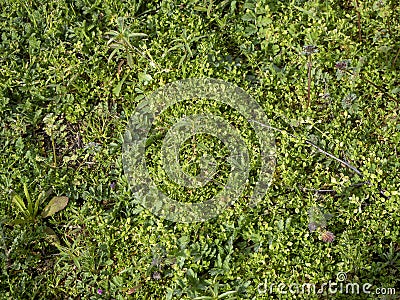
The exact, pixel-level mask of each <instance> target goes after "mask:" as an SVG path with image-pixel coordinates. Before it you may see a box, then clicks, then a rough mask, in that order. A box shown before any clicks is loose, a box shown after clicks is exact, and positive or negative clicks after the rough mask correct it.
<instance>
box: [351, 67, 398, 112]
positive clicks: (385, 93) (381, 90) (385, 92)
mask: <svg viewBox="0 0 400 300" xmlns="http://www.w3.org/2000/svg"><path fill="white" fill-rule="evenodd" d="M346 73H347V74H349V75H353V74H352V73H351V72H350V71H348V70H346ZM360 78H361V79H362V80H365V82H367V83H369V84H370V85H372V86H374V87H375V88H376V89H378V90H379V91H380V92H382V93H383V94H384V95H386V96H387V97H388V98H390V99H391V100H393V101H394V102H395V103H396V105H397V107H398V106H399V104H398V100H397V99H396V98H394V97H393V96H391V95H390V94H389V93H388V92H387V91H385V90H384V89H383V88H381V87H380V86H379V85H377V84H375V83H374V82H372V81H371V80H369V79H368V78H366V77H364V76H362V75H361V74H360Z"/></svg>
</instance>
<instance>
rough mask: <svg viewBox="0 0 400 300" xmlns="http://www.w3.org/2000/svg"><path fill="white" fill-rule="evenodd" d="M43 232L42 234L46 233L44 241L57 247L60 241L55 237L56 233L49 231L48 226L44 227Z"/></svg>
mask: <svg viewBox="0 0 400 300" xmlns="http://www.w3.org/2000/svg"><path fill="white" fill-rule="evenodd" d="M43 231H44V233H46V237H45V239H46V240H47V241H48V242H49V243H51V244H53V245H55V244H56V245H59V244H60V240H59V239H58V236H57V234H56V232H55V231H54V230H53V229H51V228H50V227H48V226H45V227H44V230H43Z"/></svg>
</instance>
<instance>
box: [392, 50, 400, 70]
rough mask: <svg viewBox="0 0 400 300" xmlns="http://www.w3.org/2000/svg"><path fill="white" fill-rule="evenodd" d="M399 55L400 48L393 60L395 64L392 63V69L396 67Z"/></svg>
mask: <svg viewBox="0 0 400 300" xmlns="http://www.w3.org/2000/svg"><path fill="white" fill-rule="evenodd" d="M399 53H400V47H399V49H398V50H397V53H396V57H395V58H394V59H393V62H392V67H394V66H395V64H396V61H397V58H398V57H399Z"/></svg>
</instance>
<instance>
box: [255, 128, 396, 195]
mask: <svg viewBox="0 0 400 300" xmlns="http://www.w3.org/2000/svg"><path fill="white" fill-rule="evenodd" d="M250 121H252V122H255V123H258V124H260V125H261V126H264V127H267V128H270V129H272V130H276V131H279V132H281V133H285V134H287V135H289V136H291V137H293V138H295V139H297V140H300V138H299V137H298V136H296V135H294V134H291V133H289V132H287V131H286V130H282V129H279V128H275V127H272V126H269V125H266V124H262V123H260V122H257V121H255V120H250ZM305 143H307V144H309V145H310V146H312V147H314V148H315V149H317V150H318V151H319V152H321V153H322V154H325V155H326V156H329V157H330V158H333V159H334V160H336V161H338V162H340V163H341V164H343V165H344V166H346V167H347V168H349V169H351V170H352V171H354V172H355V173H357V174H358V175H359V176H360V177H361V178H364V175H363V174H362V172H361V171H360V170H358V169H357V168H356V167H354V166H352V165H351V164H349V163H348V162H346V161H344V160H341V159H340V158H338V157H336V156H334V155H333V154H330V153H329V152H326V151H324V150H322V149H321V148H320V147H318V146H317V145H315V144H314V143H313V142H311V141H309V140H305ZM363 184H364V183H363ZM365 184H368V185H371V182H369V181H366V182H365ZM378 191H379V194H380V195H381V196H382V197H384V198H386V199H388V198H390V197H388V196H386V195H385V191H384V190H382V189H380V188H378Z"/></svg>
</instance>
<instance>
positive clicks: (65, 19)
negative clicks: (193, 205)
mask: <svg viewBox="0 0 400 300" xmlns="http://www.w3.org/2000/svg"><path fill="white" fill-rule="evenodd" d="M0 8H1V10H0V66H1V67H0V124H1V127H0V141H1V143H0V235H1V238H0V266H1V272H0V298H1V299H130V298H132V299H303V298H304V299H320V298H321V299H398V297H399V296H398V294H399V293H400V288H399V287H400V239H399V236H400V234H399V231H400V216H399V208H400V200H399V195H400V193H399V190H400V180H399V174H398V171H399V168H400V160H399V151H400V149H398V146H399V142H400V123H399V99H400V96H399V95H400V93H399V92H400V54H399V53H400V39H399V37H400V5H399V3H398V1H394V0H377V1H375V0H365V1H362V0H354V1H353V0H343V1H339V0H310V1H303V0H288V1H279V0H269V1H267V0H257V1H256V0H239V1H226V0H225V1H212V0H183V1H176V0H164V1H140V0H138V1H116V0H102V1H98V0H96V1H88V0H76V1H72V0H69V1H56V0H49V1H29V0H27V1H20V0H17V1H8V0H7V1H6V0H3V1H1V2H0ZM192 77H211V78H218V79H222V80H225V81H227V82H230V83H233V84H235V85H237V86H239V87H241V88H243V89H244V90H246V92H248V93H249V94H250V95H251V96H252V97H253V98H254V99H255V100H256V101H257V102H258V103H259V104H260V105H261V107H262V108H263V110H264V111H265V114H266V115H267V116H268V118H269V121H270V126H271V127H273V128H274V129H272V130H274V132H275V142H276V169H275V171H274V177H273V181H272V183H271V186H270V188H269V189H268V192H267V194H266V196H265V197H264V199H263V201H262V202H261V203H260V204H259V205H257V206H256V207H253V208H251V207H249V206H248V202H247V200H248V196H249V195H250V194H251V191H252V188H253V187H254V182H256V181H257V178H258V177H257V176H258V173H257V170H258V167H259V162H258V160H257V157H258V154H259V144H258V143H257V139H256V137H255V133H254V130H253V129H252V128H251V126H250V125H249V124H248V123H247V121H246V120H245V119H244V118H243V117H242V116H241V115H240V114H239V113H238V112H237V111H236V110H235V108H232V107H229V106H227V105H224V104H222V103H219V102H218V101H213V100H212V99H201V100H200V99H191V100H187V101H184V102H182V103H179V104H178V105H175V106H174V107H172V108H171V109H170V110H167V111H166V112H164V113H163V114H162V116H161V117H160V118H159V119H157V120H156V122H155V123H154V124H153V127H152V131H151V134H150V140H149V142H148V145H147V147H146V159H147V161H146V162H147V165H148V167H149V173H150V174H151V176H152V178H153V180H154V182H156V183H157V185H158V186H159V188H160V189H162V190H163V191H165V192H166V193H168V194H169V195H171V197H174V199H176V200H179V201H183V202H185V201H186V202H198V201H204V200H205V199H208V198H209V197H212V195H213V194H215V193H217V192H218V191H219V189H220V188H221V185H223V183H224V182H225V181H226V178H227V176H228V174H229V165H228V164H227V162H226V160H224V158H225V157H226V155H227V148H226V147H225V146H224V145H223V143H221V141H219V140H218V139H217V138H215V137H213V136H212V135H207V134H199V135H196V136H194V137H193V139H190V140H188V141H187V143H186V144H185V145H184V146H183V147H182V151H181V157H180V159H181V164H182V168H183V169H184V170H186V171H187V172H189V173H192V174H197V172H198V170H199V165H200V158H201V157H202V156H203V155H205V154H206V155H211V156H213V157H214V159H215V161H216V162H217V166H218V176H217V177H216V179H215V182H214V184H212V185H210V186H207V188H206V189H198V190H197V189H196V190H189V189H187V188H182V187H179V186H177V185H176V184H175V183H174V182H173V181H171V180H168V178H166V174H165V173H164V172H163V171H162V164H161V162H160V149H161V142H162V139H163V137H164V136H165V134H166V133H167V131H168V129H169V128H170V127H171V126H172V125H173V124H174V123H175V122H176V120H178V119H179V118H180V117H182V116H183V115H190V114H193V113H198V112H209V113H213V114H217V115H219V116H221V117H223V118H225V119H227V120H229V122H230V123H231V124H233V125H235V127H236V128H238V129H239V130H240V132H241V134H242V136H243V137H244V139H245V141H246V144H247V145H248V146H249V149H250V150H249V151H250V154H251V157H252V160H251V161H250V163H251V170H250V176H249V179H248V184H247V186H246V188H245V191H244V192H243V194H242V195H241V197H240V199H239V201H237V202H236V203H234V204H232V205H231V206H229V207H228V208H227V209H226V210H225V211H224V212H223V213H222V214H221V215H220V216H218V217H216V218H213V219H211V220H209V221H207V222H202V223H191V224H181V223H173V222H170V221H168V220H163V219H161V218H158V217H157V216H154V215H152V214H151V213H150V212H149V211H147V210H146V209H144V208H143V207H141V206H140V205H139V204H137V203H136V202H135V201H133V197H132V192H131V191H130V189H129V186H128V183H127V179H126V176H125V175H124V172H123V166H122V160H121V149H122V144H123V134H124V132H125V128H126V126H127V124H128V121H129V117H130V115H131V114H132V112H133V110H134V109H135V106H136V105H137V104H138V103H139V102H140V101H141V100H142V99H144V97H145V96H146V95H148V94H150V93H151V92H152V91H154V90H156V89H157V88H159V87H161V86H163V85H165V84H167V83H170V82H174V81H176V80H179V79H183V78H192ZM340 272H342V273H340ZM339 273H340V274H342V275H343V274H346V279H343V278H337V275H338V274H339ZM338 279H339V280H345V281H343V282H351V283H359V284H360V285H361V284H363V283H369V284H371V285H372V288H371V289H370V290H371V291H372V292H371V294H359V295H349V294H347V295H345V294H341V293H336V294H329V292H328V291H326V290H325V291H324V292H323V293H321V294H318V295H302V294H300V293H295V294H293V293H289V292H288V293H286V294H282V293H280V292H279V291H277V290H276V289H274V290H273V291H272V292H270V291H269V285H268V284H271V283H273V284H275V285H278V284H280V283H282V284H285V285H287V286H289V285H290V284H292V283H298V284H299V285H300V286H301V285H302V284H305V283H312V284H316V285H317V287H319V286H320V285H321V284H322V283H327V282H329V280H331V281H336V282H338ZM266 283H267V284H266ZM265 286H266V291H265V288H264V287H265ZM260 287H261V289H260ZM379 287H383V288H394V287H397V290H396V292H397V294H396V295H377V294H374V291H375V288H379ZM287 290H288V289H287V288H286V291H287ZM396 297H397V298H396Z"/></svg>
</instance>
